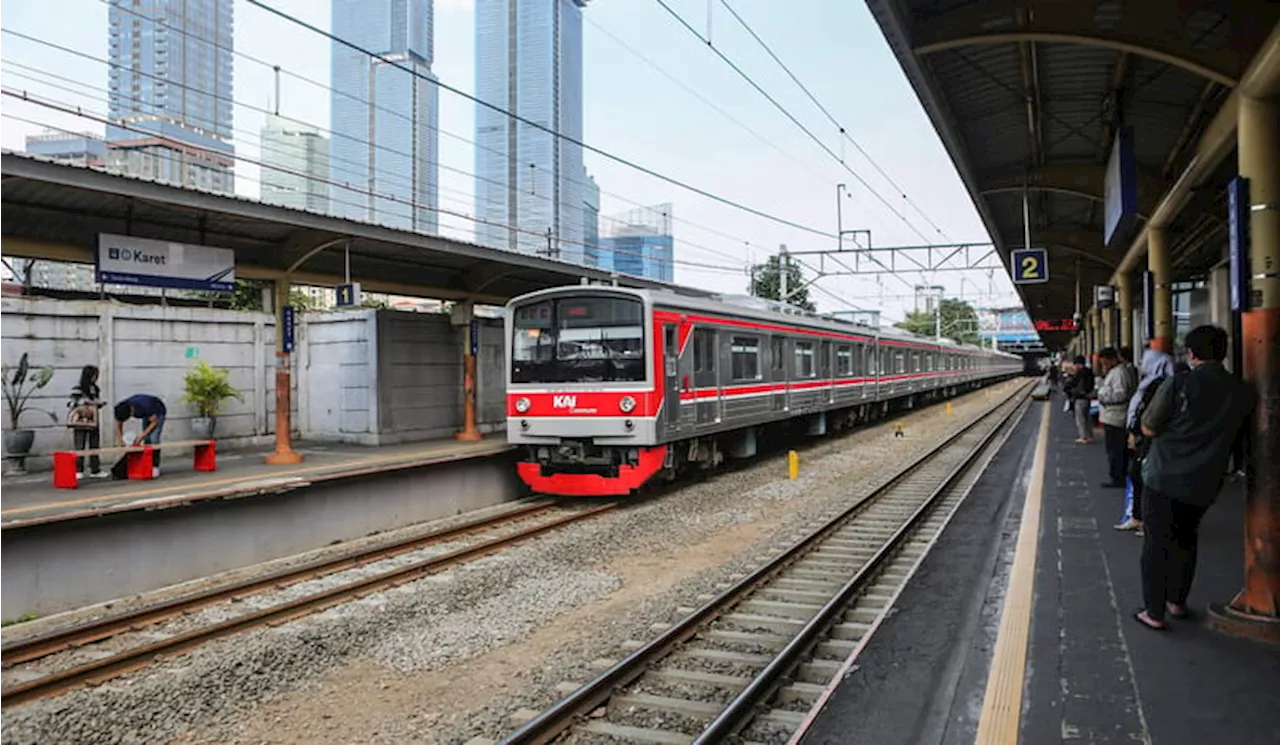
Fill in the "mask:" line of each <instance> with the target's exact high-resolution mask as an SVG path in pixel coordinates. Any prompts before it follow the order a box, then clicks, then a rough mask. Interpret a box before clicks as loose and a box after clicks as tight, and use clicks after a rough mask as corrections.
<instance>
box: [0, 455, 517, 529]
mask: <svg viewBox="0 0 1280 745" xmlns="http://www.w3.org/2000/svg"><path fill="white" fill-rule="evenodd" d="M295 449H296V450H297V451H298V452H299V453H300V454H302V455H303V457H304V460H303V462H302V463H300V464H298V465H292V466H272V465H268V464H266V463H264V462H263V459H262V457H263V455H265V454H266V453H267V452H269V450H268V451H245V450H241V451H235V452H231V453H225V454H224V453H219V454H218V470H217V471H215V472H212V473H207V472H205V473H202V472H197V471H195V470H193V469H192V456H191V453H190V451H183V450H178V451H175V452H173V453H166V454H165V455H164V457H163V463H162V465H163V473H162V474H161V476H160V478H158V479H154V480H148V481H111V480H110V479H102V480H98V479H83V480H81V482H80V486H79V488H77V489H55V488H54V487H53V475H52V474H51V473H40V474H31V475H26V476H17V477H5V478H4V480H3V482H0V485H2V486H3V494H2V495H0V529H10V528H15V527H20V526H28V525H36V524H41V523H47V522H53V521H62V520H74V519H80V518H84V517H95V516H100V515H105V514H114V513H118V512H127V511H131V510H144V509H145V510H154V509H161V508H166V507H176V506H181V505H185V504H190V503H193V502H198V501H202V500H209V499H235V498H242V497H248V496H253V495H262V494H272V493H278V492H281V491H289V490H293V489H297V488H302V487H306V486H309V485H310V484H313V483H317V482H322V481H331V480H334V479H342V478H352V477H356V476H363V475H369V474H374V473H385V472H388V471H395V470H402V469H407V468H416V467H420V466H427V465H432V464H438V463H448V462H453V461H459V460H467V459H471V458H482V457H487V456H491V455H495V454H498V453H503V452H506V451H508V450H510V449H511V446H510V445H508V444H507V441H506V438H505V436H503V435H502V434H498V435H491V436H489V437H487V438H486V439H484V440H480V441H478V442H459V441H457V440H440V441H432V442H420V443H412V444H407V445H395V446H387V447H363V446H358V445H341V444H329V443H296V444H295ZM109 466H110V462H106V463H104V464H103V468H104V469H105V468H108V467H109Z"/></svg>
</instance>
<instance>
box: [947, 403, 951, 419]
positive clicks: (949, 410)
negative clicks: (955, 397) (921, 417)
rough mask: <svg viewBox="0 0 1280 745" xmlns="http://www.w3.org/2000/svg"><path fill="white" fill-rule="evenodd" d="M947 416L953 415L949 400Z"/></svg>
mask: <svg viewBox="0 0 1280 745" xmlns="http://www.w3.org/2000/svg"><path fill="white" fill-rule="evenodd" d="M947 416H951V402H950V401H948V402H947Z"/></svg>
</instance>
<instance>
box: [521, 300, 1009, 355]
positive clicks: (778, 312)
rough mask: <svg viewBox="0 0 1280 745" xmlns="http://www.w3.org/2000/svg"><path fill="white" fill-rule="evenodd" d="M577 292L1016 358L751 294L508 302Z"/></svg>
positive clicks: (983, 348) (970, 345)
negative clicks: (587, 296)
mask: <svg viewBox="0 0 1280 745" xmlns="http://www.w3.org/2000/svg"><path fill="white" fill-rule="evenodd" d="M579 291H588V292H591V291H596V292H599V291H606V292H611V293H617V294H621V295H633V296H637V297H642V298H648V299H649V301H650V302H651V303H652V304H654V305H662V306H666V307H671V308H677V309H680V310H690V311H697V312H702V313H708V314H717V315H724V314H728V313H732V314H734V315H737V316H742V317H746V318H750V319H753V320H758V321H763V322H769V323H788V324H792V325H796V326H803V327H806V328H812V329H815V330H821V331H831V332H835V333H840V334H850V335H857V336H864V337H867V338H871V339H892V340H897V341H903V342H910V343H913V344H924V345H930V346H937V347H941V348H951V349H956V350H964V351H968V352H983V353H989V354H993V355H996V356H1001V357H1010V358H1017V355H1015V354H1010V353H1008V352H1001V351H999V350H995V349H987V348H985V347H976V346H973V345H972V344H959V343H957V342H955V341H953V340H951V339H942V340H941V341H940V342H939V341H937V340H935V339H933V338H930V337H925V336H920V335H919V334H913V333H911V332H910V331H907V330H906V329H900V328H897V327H893V326H881V327H879V328H877V327H873V326H869V325H866V324H861V323H855V322H853V321H848V320H844V319H840V318H833V317H830V316H825V315H821V314H818V313H813V312H810V311H807V310H804V309H802V308H797V307H796V306H794V305H789V304H787V303H782V302H779V301H777V300H769V299H766V298H759V297H755V296H752V295H710V296H707V297H695V296H690V295H684V294H681V293H678V292H674V291H671V290H666V289H640V288H633V287H618V286H616V285H606V284H581V285H565V286H562V287H553V288H549V289H546V290H538V291H535V292H531V293H528V294H526V295H521V296H519V297H516V298H512V299H511V301H510V303H508V305H514V304H517V303H522V302H527V301H530V300H534V299H537V298H539V297H542V296H545V295H555V294H560V293H574V292H579Z"/></svg>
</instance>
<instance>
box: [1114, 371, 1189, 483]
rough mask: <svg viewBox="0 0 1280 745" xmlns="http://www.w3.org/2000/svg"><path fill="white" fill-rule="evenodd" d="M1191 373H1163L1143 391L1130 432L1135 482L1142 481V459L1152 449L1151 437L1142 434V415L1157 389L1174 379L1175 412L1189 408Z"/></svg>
mask: <svg viewBox="0 0 1280 745" xmlns="http://www.w3.org/2000/svg"><path fill="white" fill-rule="evenodd" d="M1188 375H1190V373H1186V372H1179V373H1174V374H1173V376H1172V377H1169V376H1165V375H1162V376H1160V377H1158V378H1152V380H1151V383H1150V384H1149V385H1148V386H1147V387H1146V389H1145V390H1143V391H1142V400H1141V401H1139V402H1138V409H1137V413H1136V415H1135V416H1134V418H1133V421H1134V426H1133V427H1131V428H1130V429H1129V432H1130V433H1131V434H1133V435H1134V440H1135V442H1134V450H1133V457H1132V458H1130V459H1129V476H1130V477H1131V478H1133V480H1134V482H1135V483H1136V482H1140V481H1142V461H1143V460H1145V459H1146V457H1147V453H1148V451H1150V450H1151V438H1149V437H1147V436H1146V435H1144V434H1142V415H1143V414H1144V413H1146V411H1147V407H1148V406H1150V405H1151V401H1152V400H1153V399H1154V398H1155V397H1156V391H1159V390H1160V386H1162V385H1164V384H1165V383H1166V382H1169V381H1172V385H1175V386H1177V389H1176V390H1175V391H1174V395H1175V396H1177V400H1176V401H1174V404H1173V406H1174V409H1173V410H1174V412H1179V411H1186V410H1187V405H1188V404H1187V387H1186V380H1187V376H1188Z"/></svg>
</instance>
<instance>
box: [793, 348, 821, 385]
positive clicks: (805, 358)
mask: <svg viewBox="0 0 1280 745" xmlns="http://www.w3.org/2000/svg"><path fill="white" fill-rule="evenodd" d="M813 357H814V354H813V342H811V341H798V342H796V352H795V360H796V367H795V373H796V377H797V378H812V377H813V376H814V375H815V374H817V370H816V369H815V367H814V360H813Z"/></svg>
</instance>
